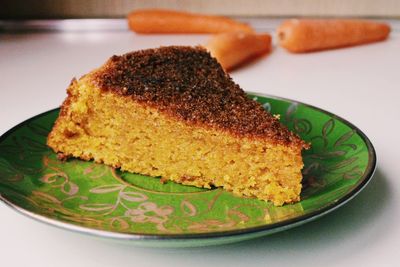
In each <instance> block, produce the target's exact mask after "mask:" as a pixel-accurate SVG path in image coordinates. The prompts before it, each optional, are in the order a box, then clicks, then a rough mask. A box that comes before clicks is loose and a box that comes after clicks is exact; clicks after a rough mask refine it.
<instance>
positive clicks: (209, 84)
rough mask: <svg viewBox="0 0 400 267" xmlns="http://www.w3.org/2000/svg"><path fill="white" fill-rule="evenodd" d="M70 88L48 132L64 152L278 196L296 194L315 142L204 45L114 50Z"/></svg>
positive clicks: (280, 200)
mask: <svg viewBox="0 0 400 267" xmlns="http://www.w3.org/2000/svg"><path fill="white" fill-rule="evenodd" d="M67 92H68V97H67V98H66V100H65V101H64V103H63V105H62V107H61V112H60V115H59V117H58V119H57V121H56V123H55V125H54V127H53V129H52V131H51V133H50V134H49V136H48V140H47V143H48V145H49V146H50V147H51V148H52V149H53V150H54V151H55V152H57V153H60V155H62V156H63V157H77V158H81V159H83V160H94V161H95V162H100V163H104V164H106V165H109V166H112V167H115V168H120V169H121V170H123V171H128V172H134V173H140V174H145V175H150V176H155V177H162V179H164V180H172V181H174V182H177V183H181V184H185V185H193V186H197V187H205V188H210V187H212V186H216V187H223V188H224V189H225V190H228V191H231V192H233V193H234V194H236V195H239V196H247V197H256V198H258V199H261V200H269V201H272V202H273V203H274V204H275V205H282V204H284V203H293V202H296V201H298V200H299V196H300V191H301V179H302V175H301V169H302V167H303V161H302V157H301V151H302V149H304V148H307V146H308V145H307V144H306V143H305V142H304V141H302V140H301V139H300V138H299V137H298V136H297V135H295V134H294V133H292V132H290V131H289V130H288V129H287V128H286V127H284V126H282V125H281V124H280V123H279V121H278V119H277V118H275V117H274V116H272V115H271V114H269V113H267V112H266V111H265V110H264V109H263V107H262V106H261V105H260V104H259V103H257V102H256V101H254V100H252V99H250V98H248V97H247V96H246V94H245V92H244V91H243V90H242V89H241V88H240V87H239V86H238V85H237V84H235V83H234V82H233V81H232V79H231V78H230V77H229V75H228V74H227V73H225V72H224V70H223V69H222V68H221V66H220V65H219V64H218V62H217V61H216V60H215V59H214V58H212V57H211V56H210V54H209V53H208V52H207V51H205V50H204V49H202V48H200V47H194V48H193V47H179V46H172V47H161V48H158V49H149V50H143V51H137V52H132V53H128V54H125V55H122V56H113V57H111V58H110V59H109V60H108V61H107V62H106V63H105V64H104V65H103V66H102V67H100V68H99V69H96V70H94V71H93V72H91V73H89V74H87V75H85V76H83V77H82V78H80V79H79V80H78V81H77V80H73V81H72V83H71V85H70V86H69V88H68V90H67Z"/></svg>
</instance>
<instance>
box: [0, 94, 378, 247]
mask: <svg viewBox="0 0 400 267" xmlns="http://www.w3.org/2000/svg"><path fill="white" fill-rule="evenodd" d="M245 93H246V94H247V95H249V94H250V95H252V96H255V97H257V96H260V97H266V98H270V99H276V100H283V101H285V102H290V103H297V104H301V105H304V106H305V107H308V108H312V109H314V110H317V111H319V112H322V113H324V114H327V115H329V116H330V117H333V118H335V119H337V120H339V121H341V122H342V123H344V124H346V125H348V126H349V127H350V128H352V129H353V130H355V132H356V133H357V134H359V135H360V137H361V139H362V140H363V141H364V143H365V144H366V146H367V149H368V163H367V166H366V169H365V171H364V173H363V176H362V178H361V179H360V180H359V181H358V182H357V184H356V185H355V186H354V187H353V189H351V190H350V191H349V192H347V193H346V194H345V195H343V196H342V197H341V198H339V199H338V200H337V201H332V202H331V203H330V204H328V205H327V206H325V207H323V208H321V209H318V210H315V211H313V212H310V213H308V214H303V215H300V216H297V217H294V218H290V219H286V220H283V221H280V222H275V223H271V224H266V225H259V226H255V227H249V228H243V229H233V230H226V231H219V232H207V233H181V234H168V233H167V234H162V233H161V234H147V233H121V232H114V231H107V230H100V229H95V228H90V227H86V226H80V225H75V224H72V223H68V222H63V221H59V220H56V219H53V218H49V217H46V216H44V215H40V214H37V213H34V212H32V211H29V210H27V209H25V208H22V207H20V206H18V205H17V204H15V203H13V202H12V201H10V200H8V199H7V198H6V197H4V196H3V195H2V193H1V192H0V200H1V201H2V202H3V203H4V204H6V206H8V207H10V208H11V209H13V210H15V211H17V212H18V213H20V214H22V215H25V216H26V217H28V218H32V219H34V220H36V221H39V222H42V223H45V224H48V225H51V226H55V227H57V228H61V229H66V230H69V231H73V232H78V233H83V234H89V235H92V236H97V237H105V238H113V239H118V240H130V241H142V240H153V241H154V240H156V241H179V240H182V241H183V240H194V239H196V240H203V239H210V238H214V239H215V238H217V239H220V238H235V237H237V238H239V237H241V236H247V235H252V234H253V235H256V234H259V235H260V236H261V235H264V234H265V235H266V234H268V233H271V234H272V233H276V232H279V231H283V230H287V229H289V228H293V227H296V226H299V225H301V224H304V223H307V222H310V221H313V220H315V219H318V218H320V217H322V216H324V215H326V214H328V213H330V212H332V211H334V210H336V209H338V208H340V207H341V206H343V205H344V204H346V203H348V202H349V201H350V200H352V199H353V198H354V197H355V196H357V195H358V194H359V193H360V192H361V191H362V190H363V189H364V188H365V187H366V186H367V185H368V183H369V182H370V181H371V179H372V177H373V175H374V173H375V170H376V167H377V156H376V151H375V148H374V146H373V144H372V142H371V141H370V140H369V138H368V137H367V136H366V135H365V134H364V132H362V131H361V130H360V129H359V128H358V127H357V126H355V125H354V124H353V123H351V122H349V121H348V120H346V119H344V118H342V117H340V116H338V115H336V114H334V113H332V112H329V111H327V110H324V109H322V108H319V107H316V106H314V105H310V104H307V103H304V102H301V101H297V100H293V99H290V98H285V97H280V96H275V95H270V94H263V93H259V92H253V91H245ZM59 109H60V108H59V107H58V108H53V109H50V110H48V111H45V112H42V113H39V114H37V115H35V116H33V117H31V118H28V119H26V120H24V121H22V122H20V123H18V124H17V125H15V126H14V127H12V128H11V129H9V130H8V131H6V132H5V133H3V134H2V135H1V136H0V143H1V142H2V141H3V140H4V139H5V138H7V136H8V135H10V134H11V133H13V132H14V131H16V130H17V129H18V128H20V127H22V126H23V125H25V124H26V123H28V122H29V121H31V120H35V119H36V118H38V117H42V116H44V115H46V114H48V113H52V112H54V111H56V110H59Z"/></svg>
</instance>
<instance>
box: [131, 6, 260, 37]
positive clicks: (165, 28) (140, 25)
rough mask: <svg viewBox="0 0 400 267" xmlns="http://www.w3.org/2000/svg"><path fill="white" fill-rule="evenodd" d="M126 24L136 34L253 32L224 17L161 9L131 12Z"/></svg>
mask: <svg viewBox="0 0 400 267" xmlns="http://www.w3.org/2000/svg"><path fill="white" fill-rule="evenodd" d="M128 24H129V27H130V29H131V30H132V31H134V32H137V33H220V32H232V31H242V32H253V29H252V28H251V27H250V26H249V25H247V24H245V23H241V22H238V21H235V20H232V19H229V18H226V17H219V16H208V15H200V14H193V13H187V12H179V11H172V10H163V9H143V10H136V11H133V12H131V13H130V14H129V15H128Z"/></svg>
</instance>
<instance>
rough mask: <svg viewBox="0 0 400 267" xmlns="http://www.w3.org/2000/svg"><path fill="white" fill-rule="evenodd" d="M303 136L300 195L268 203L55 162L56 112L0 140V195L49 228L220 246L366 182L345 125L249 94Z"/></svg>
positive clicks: (281, 223)
mask: <svg viewBox="0 0 400 267" xmlns="http://www.w3.org/2000/svg"><path fill="white" fill-rule="evenodd" d="M249 97H252V98H254V99H255V100H257V101H259V102H260V103H262V104H263V106H264V107H265V109H266V110H268V111H270V112H272V113H273V114H280V117H281V121H282V123H283V124H285V125H287V126H288V127H289V128H290V129H291V130H293V131H295V132H297V133H298V134H299V135H300V136H301V137H302V138H303V139H305V140H306V141H309V142H311V143H312V148H311V149H310V150H308V151H305V152H304V161H305V167H304V169H303V174H304V181H303V191H302V194H301V201H300V202H299V203H296V204H293V205H284V206H283V207H274V206H273V205H272V204H271V203H267V202H264V201H259V200H256V199H250V198H240V197H236V196H234V195H232V194H231V193H228V192H225V191H224V190H222V189H219V188H215V189H212V190H208V189H199V188H195V187H191V186H183V185H179V184H175V183H172V182H167V183H165V184H162V183H161V182H160V179H159V178H153V177H146V176H142V175H139V174H130V173H125V172H121V171H119V170H118V169H113V168H110V167H108V166H105V165H101V164H95V163H93V162H85V161H81V160H78V159H70V160H68V161H66V162H63V161H59V160H57V157H56V154H54V153H53V152H52V151H51V150H50V149H49V148H48V147H47V146H46V137H47V134H48V133H49V131H50V129H51V127H52V125H53V123H54V120H55V119H56V117H57V116H58V112H59V109H54V110H51V111H48V112H45V113H43V114H40V115H37V116H35V117H33V118H31V119H29V120H27V121H25V122H23V123H21V124H19V125H18V126H16V127H14V128H12V129H11V130H9V131H8V132H7V133H5V134H4V135H3V136H1V137H0V198H1V199H2V200H3V201H4V202H5V203H6V204H8V205H9V206H10V207H12V208H13V209H15V210H17V211H19V212H21V213H22V214H25V215H27V216H29V217H32V218H34V219H37V220H39V221H42V222H46V223H49V224H52V225H55V226H59V227H62V228H66V229H70V230H73V231H77V232H82V233H87V234H90V235H94V236H99V237H107V238H112V239H117V240H128V241H132V242H134V243H136V244H139V245H144V246H175V247H177V246H204V245H210V244H223V243H230V242H236V241H241V240H246V239H250V238H254V237H259V236H263V235H267V234H271V233H274V232H278V231H282V230H285V229H288V228H291V227H294V226H297V225H300V224H303V223H305V222H308V221H311V220H314V219H316V218H318V217H320V216H322V215H324V214H326V213H328V212H330V211H332V210H334V209H336V208H338V207H340V206H341V205H343V204H344V203H346V202H347V201H349V200H350V199H352V198H353V197H354V196H355V195H356V194H357V193H358V192H360V191H361V190H362V189H363V188H364V186H365V185H366V184H367V183H368V181H369V180H370V179H371V177H372V175H373V172H374V170H375V165H376V156H375V151H374V148H373V146H372V144H371V143H370V141H369V140H368V138H367V137H366V136H365V135H364V134H363V133H362V132H361V131H360V130H359V129H357V128H356V127H355V126H354V125H352V124H351V123H349V122H347V121H345V120H344V119H342V118H339V117H337V116H336V115H333V114H331V113H329V112H326V111H323V110H321V109H318V108H315V107H312V106H309V105H306V104H302V103H299V102H296V101H292V100H288V99H282V98H277V97H272V96H261V95H258V94H249Z"/></svg>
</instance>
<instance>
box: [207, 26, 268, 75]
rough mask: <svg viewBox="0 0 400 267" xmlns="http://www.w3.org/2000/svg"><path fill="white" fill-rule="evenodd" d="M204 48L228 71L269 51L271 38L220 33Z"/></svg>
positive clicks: (247, 34) (248, 34)
mask: <svg viewBox="0 0 400 267" xmlns="http://www.w3.org/2000/svg"><path fill="white" fill-rule="evenodd" d="M205 47H206V49H207V50H208V51H210V53H211V55H212V56H214V57H215V58H216V59H217V60H218V62H219V63H220V64H221V65H222V67H223V68H224V69H225V70H227V71H228V70H232V69H234V68H237V67H238V66H240V65H243V64H244V63H247V62H249V61H250V60H251V59H254V58H257V57H259V56H261V55H263V54H266V53H268V52H269V51H271V36H270V35H269V34H267V33H264V34H254V33H244V32H231V33H220V34H216V35H214V36H213V37H212V38H211V39H210V40H209V42H208V43H207V45H206V46H205Z"/></svg>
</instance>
